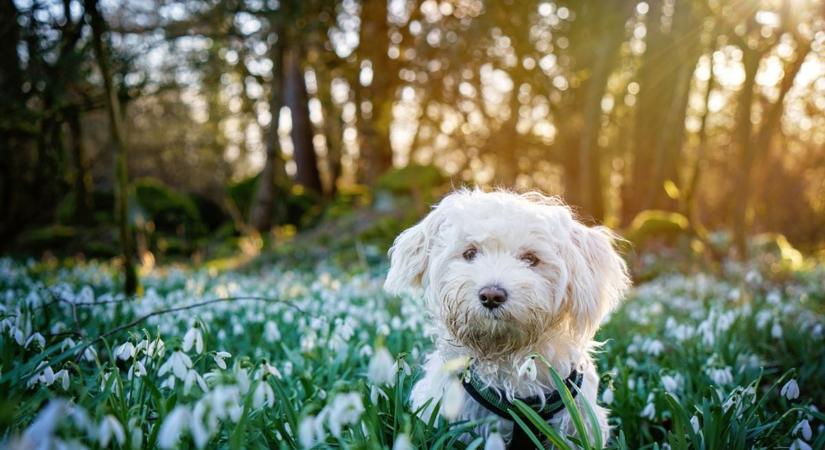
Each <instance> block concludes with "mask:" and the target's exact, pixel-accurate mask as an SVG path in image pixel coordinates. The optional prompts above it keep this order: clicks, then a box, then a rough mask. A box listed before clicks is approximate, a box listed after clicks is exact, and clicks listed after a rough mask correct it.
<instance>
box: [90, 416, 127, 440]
mask: <svg viewBox="0 0 825 450" xmlns="http://www.w3.org/2000/svg"><path fill="white" fill-rule="evenodd" d="M112 437H114V438H115V441H117V443H118V445H120V446H123V443H124V442H126V433H125V432H124V431H123V425H121V424H120V422H118V420H117V418H116V417H115V416H113V415H111V414H108V415H107V416H106V417H104V418H103V420H102V421H100V425H99V426H98V427H97V439H98V442H100V446H101V447H108V446H109V442H110V441H111V440H112Z"/></svg>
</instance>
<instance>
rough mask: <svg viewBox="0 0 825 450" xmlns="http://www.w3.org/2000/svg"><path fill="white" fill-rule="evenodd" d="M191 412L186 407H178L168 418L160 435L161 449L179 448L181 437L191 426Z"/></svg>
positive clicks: (159, 444)
mask: <svg viewBox="0 0 825 450" xmlns="http://www.w3.org/2000/svg"><path fill="white" fill-rule="evenodd" d="M189 416H190V414H189V410H188V409H187V408H186V407H184V406H176V407H175V409H173V410H172V412H171V413H169V415H168V416H166V419H164V420H163V424H162V425H161V426H160V432H159V433H158V446H159V447H160V448H164V449H167V448H174V447H176V446H177V443H178V439H180V435H181V434H182V433H183V432H184V431H185V430H186V428H187V426H188V424H189Z"/></svg>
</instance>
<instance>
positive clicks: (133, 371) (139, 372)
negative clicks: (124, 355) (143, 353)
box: [129, 361, 146, 380]
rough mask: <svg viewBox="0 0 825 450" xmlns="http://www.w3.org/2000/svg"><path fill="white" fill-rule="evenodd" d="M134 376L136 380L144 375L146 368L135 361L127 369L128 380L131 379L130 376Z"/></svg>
mask: <svg viewBox="0 0 825 450" xmlns="http://www.w3.org/2000/svg"><path fill="white" fill-rule="evenodd" d="M133 375H134V376H136V377H138V378H140V377H142V376H145V375H146V366H144V365H143V363H142V362H140V361H135V363H134V364H132V367H130V368H129V379H130V380H131V379H132V376H133Z"/></svg>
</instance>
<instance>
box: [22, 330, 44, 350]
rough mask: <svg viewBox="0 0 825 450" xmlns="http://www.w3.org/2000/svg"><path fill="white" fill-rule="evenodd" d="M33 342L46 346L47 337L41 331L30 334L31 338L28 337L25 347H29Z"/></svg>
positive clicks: (41, 346)
mask: <svg viewBox="0 0 825 450" xmlns="http://www.w3.org/2000/svg"><path fill="white" fill-rule="evenodd" d="M32 342H35V343H37V345H38V346H39V347H40V348H46V339H45V338H44V337H43V335H42V334H40V333H34V334H32V335H31V336H29V338H28V339H26V345H24V347H25V348H26V349H28V348H29V346H30V345H31V344H32Z"/></svg>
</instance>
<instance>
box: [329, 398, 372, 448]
mask: <svg viewBox="0 0 825 450" xmlns="http://www.w3.org/2000/svg"><path fill="white" fill-rule="evenodd" d="M363 413H364V404H363V403H362V402H361V395H360V394H359V393H357V392H350V393H346V394H338V395H336V396H335V399H334V400H333V401H332V408H331V409H330V411H329V430H330V431H331V432H332V434H333V436H335V437H337V438H340V437H341V429H342V427H343V426H344V425H352V424H354V423H356V422H358V419H360V418H361V414H363Z"/></svg>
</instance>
